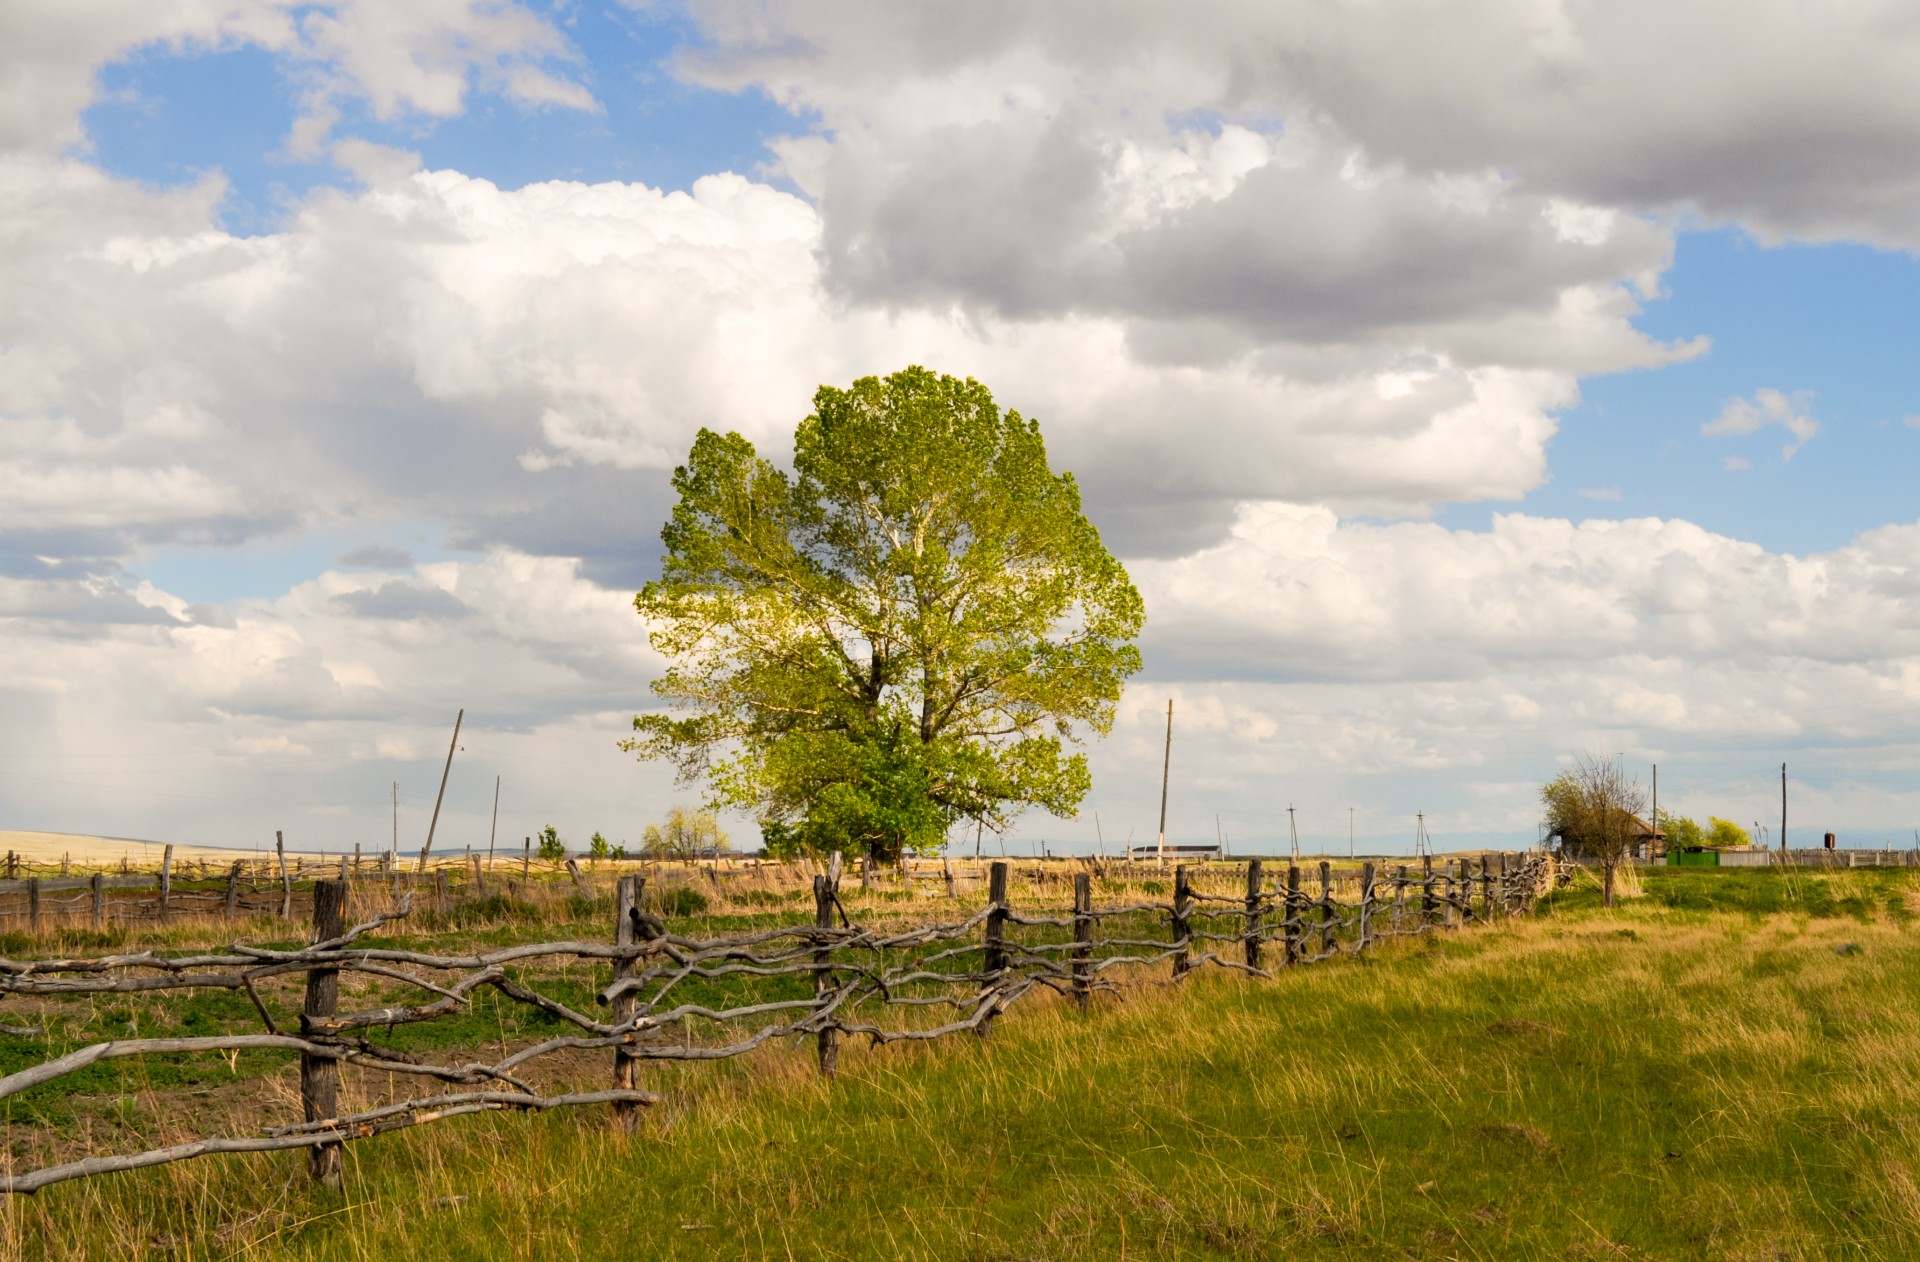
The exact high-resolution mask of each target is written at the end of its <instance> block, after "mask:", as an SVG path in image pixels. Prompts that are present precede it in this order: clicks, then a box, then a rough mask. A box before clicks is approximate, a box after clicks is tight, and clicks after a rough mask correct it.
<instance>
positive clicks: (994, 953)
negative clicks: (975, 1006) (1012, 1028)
mask: <svg viewBox="0 0 1920 1262" xmlns="http://www.w3.org/2000/svg"><path fill="white" fill-rule="evenodd" d="M987 903H988V905H989V906H990V907H991V908H992V910H991V911H989V912H987V928H986V939H985V941H986V949H985V950H984V951H983V952H982V954H981V959H980V971H981V972H982V973H984V974H986V986H987V987H988V988H990V989H998V987H999V985H1000V974H1001V973H1003V972H1005V971H1006V968H1007V862H1006V860H1005V859H995V860H994V861H993V864H992V866H991V867H989V868H988V869H987ZM988 1002H989V1005H990V1006H989V1007H988V1009H987V1015H986V1016H985V1017H984V1018H983V1019H982V1020H981V1022H980V1026H979V1029H980V1037H981V1038H986V1037H987V1035H989V1034H991V1033H992V1032H993V1013H994V1006H993V1005H994V1001H992V1000H989V1001H988Z"/></svg>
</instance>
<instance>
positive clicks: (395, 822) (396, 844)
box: [388, 780, 400, 872]
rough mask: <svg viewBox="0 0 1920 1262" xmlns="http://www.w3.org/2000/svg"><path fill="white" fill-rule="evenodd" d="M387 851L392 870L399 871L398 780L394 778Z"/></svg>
mask: <svg viewBox="0 0 1920 1262" xmlns="http://www.w3.org/2000/svg"><path fill="white" fill-rule="evenodd" d="M388 853H389V854H390V855H391V856H392V861H393V868H394V870H395V871H396V872H397V871H399V870H400V782H399V781H398V780H395V781H394V782H393V849H392V850H391V851H389V852H388Z"/></svg>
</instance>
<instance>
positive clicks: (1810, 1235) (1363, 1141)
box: [0, 873, 1920, 1259]
mask: <svg viewBox="0 0 1920 1262" xmlns="http://www.w3.org/2000/svg"><path fill="white" fill-rule="evenodd" d="M1842 876H1844V878H1845V880H1846V881H1847V882H1848V884H1847V886H1846V888H1845V889H1840V888H1839V887H1834V888H1825V887H1824V885H1823V886H1822V892H1821V893H1819V894H1817V895H1816V894H1813V893H1810V892H1809V891H1810V889H1812V888H1813V887H1814V886H1815V885H1820V884H1821V883H1825V882H1832V881H1834V880H1836V879H1839V878H1840V877H1842ZM1644 880H1645V884H1646V889H1647V894H1648V896H1647V897H1643V898H1637V899H1633V900H1630V901H1627V902H1625V903H1623V904H1622V906H1621V907H1619V908H1617V909H1616V910H1615V911H1613V912H1610V913H1609V912H1605V911H1602V910H1600V909H1598V908H1597V907H1595V906H1594V905H1593V904H1594V902H1595V901H1596V900H1597V897H1598V896H1597V892H1592V891H1576V892H1572V893H1570V894H1569V895H1565V896H1562V897H1560V898H1558V899H1557V900H1555V901H1554V902H1553V903H1550V904H1549V905H1548V907H1546V908H1545V909H1543V913H1542V914H1541V915H1539V916H1538V917H1536V918H1534V919H1531V920H1525V921H1517V922H1514V923H1513V924H1512V925H1511V926H1510V927H1507V928H1501V929H1495V930H1491V931H1484V932H1477V933H1462V934H1456V935H1449V936H1445V937H1438V938H1430V939H1423V940H1421V941H1418V942H1414V943H1408V944H1404V945H1396V946H1393V947H1390V948H1389V949H1387V950H1385V951H1383V952H1382V953H1381V954H1380V955H1379V956H1377V957H1375V958H1373V959H1371V960H1367V961H1358V962H1356V961H1347V962H1336V963H1333V964H1330V965H1322V966H1317V967H1315V968H1311V969H1302V970H1299V971H1297V972H1295V973H1293V974H1290V975H1288V976H1285V977H1282V978H1280V979H1278V980H1276V981H1274V982H1270V983H1263V982H1249V981H1247V980H1245V979H1243V978H1240V977H1235V976H1228V975H1222V974H1208V975H1204V976H1201V977H1198V978H1196V979H1195V980H1194V981H1193V982H1191V983H1189V984H1188V985H1187V986H1185V987H1184V988H1183V989H1173V988H1161V989H1154V990H1147V991H1137V992H1134V993H1132V994H1130V995H1129V996H1127V997H1125V998H1124V999H1119V1000H1112V999H1103V1000H1101V1001H1099V1002H1096V1004H1095V1005H1094V1007H1093V1008H1092V1010H1090V1011H1088V1012H1085V1013H1082V1012H1079V1011H1076V1010H1075V1009H1074V1008H1073V1007H1072V1006H1071V1005H1067V1004H1057V1005H1051V1006H1047V1005H1041V1006H1036V1007H1034V1008H1031V1009H1026V1008H1023V1009H1022V1010H1020V1011H1018V1012H1017V1013H1015V1014H1012V1015H1010V1016H1009V1017H1008V1018H1007V1019H1006V1020H1004V1021H1003V1022H1002V1023H1001V1024H1000V1025H999V1026H998V1027H997V1028H996V1030H995V1032H994V1036H993V1039H992V1041H991V1042H988V1043H984V1044H983V1043H981V1042H979V1041H978V1040H972V1039H957V1040H950V1041H948V1042H945V1043H942V1044H939V1045H937V1046H933V1047H926V1048H899V1047H892V1048H885V1049H879V1050H873V1051H868V1050H866V1049H864V1048H862V1047H861V1046H859V1045H858V1044H855V1045H853V1046H850V1047H848V1048H847V1049H845V1051H843V1053H842V1058H841V1074H840V1078H839V1080H838V1081H837V1082H835V1083H833V1084H831V1085H827V1084H823V1083H822V1082H820V1081H819V1080H818V1079H817V1078H816V1077H815V1076H814V1074H813V1072H812V1069H811V1065H810V1058H809V1056H808V1054H807V1052H806V1049H804V1048H789V1049H783V1050H780V1051H776V1052H774V1053H772V1054H770V1055H766V1056H761V1057H757V1058H754V1059H751V1060H746V1061H741V1062H734V1063H729V1064H724V1065H720V1066H678V1065H676V1066H662V1067H658V1068H653V1069H649V1070H648V1071H647V1075H648V1078H649V1079H650V1083H651V1085H652V1086H653V1087H654V1088H655V1089H657V1090H659V1091H661V1092H662V1093H663V1094H664V1096H665V1102H664V1103H663V1104H662V1105H661V1106H659V1107H658V1108H656V1109H653V1110H651V1111H650V1112H649V1114H648V1116H647V1117H646V1118H645V1119H644V1123H643V1126H642V1128H641V1130H640V1131H639V1133H637V1134H636V1135H634V1136H632V1137H627V1136H624V1135H621V1134H619V1133H617V1132H615V1131H614V1130H613V1129H612V1128H611V1127H610V1126H609V1124H608V1123H607V1121H606V1119H605V1118H603V1117H598V1116H586V1115H572V1116H553V1117H543V1118H532V1119H527V1118H518V1117H514V1118H485V1119H480V1120H477V1121H473V1122H471V1123H469V1122H464V1121H463V1122H455V1123H451V1124H448V1125H445V1126H443V1127H440V1128H437V1129H436V1128H427V1129H424V1130H422V1131H419V1132H415V1133H410V1134H405V1135H401V1136H395V1137H391V1138H386V1139H381V1140H376V1141H372V1142H369V1143H366V1144H362V1145H351V1146H349V1147H348V1149H347V1163H348V1164H347V1188H348V1190H347V1192H346V1193H345V1194H344V1195H329V1194H326V1193H323V1192H318V1191H316V1190H314V1189H312V1188H310V1187H309V1186H308V1185H307V1183H306V1181H305V1176H304V1172H303V1169H302V1167H301V1164H300V1162H299V1161H298V1160H297V1159H295V1158H292V1157H287V1156H278V1157H270V1158H269V1157H261V1158H221V1159H215V1160H210V1161H202V1162H197V1163H188V1164H183V1165H178V1166H173V1167H167V1168H163V1169H159V1170H154V1171H148V1172H142V1173H138V1174H134V1175H124V1176H115V1177H112V1178H106V1179H98V1180H91V1181H84V1182H80V1183H74V1184H67V1185H62V1186H60V1187H56V1188H53V1189H49V1190H48V1191H47V1192H44V1193H42V1194H41V1195H40V1196H39V1197H37V1198H32V1199H25V1198H18V1199H15V1200H13V1201H11V1202H8V1203H6V1204H5V1205H4V1206H0V1215H3V1217H0V1253H4V1254H5V1255H6V1256H20V1257H33V1258H39V1257H46V1258H60V1259H70V1258H106V1257H114V1258H120V1257H134V1256H143V1255H144V1256H155V1257H178V1258H183V1259H184V1258H224V1257H293V1258H311V1259H333V1258H355V1259H358V1258H369V1259H371V1258H386V1257H407V1258H418V1259H441V1258H450V1259H451V1258H501V1257H518V1258H528V1259H535V1258H539V1259H545V1258H616V1257H617V1258H630V1257H648V1258H708V1257H753V1258H929V1259H932V1258H943V1259H944V1258H980V1259H986V1258H1016V1257H1022V1258H1024V1257H1032V1258H1062V1259H1066V1258H1074V1259H1079V1258H1084V1259H1096V1258H1098V1259H1108V1258H1121V1257H1126V1258H1242V1257H1245V1258H1254V1257H1260V1258H1266V1257H1291V1256H1298V1257H1326V1258H1376V1257H1382V1256H1388V1257H1420V1258H1427V1257H1432V1258H1456V1257H1458V1258H1523V1257H1554V1258H1560V1257H1572V1258H1743V1259H1744V1258H1753V1259H1760V1258H1766V1259H1776V1258H1785V1259H1802V1258H1806V1259H1813V1258H1831V1257H1858V1258H1900V1257H1913V1256H1920V1120H1916V1119H1920V1073H1917V1072H1916V1071H1920V1007H1916V1002H1915V1001H1916V998H1920V993H1917V992H1920V939H1916V935H1915V932H1914V930H1913V929H1912V928H1911V927H1910V926H1911V920H1912V918H1911V915H1910V914H1907V913H1906V911H1905V900H1906V899H1907V898H1908V897H1909V896H1910V894H1911V890H1910V887H1909V885H1908V884H1907V882H1906V880H1905V878H1904V877H1900V878H1893V877H1885V876H1882V875H1879V874H1875V875H1873V876H1868V875H1867V874H1864V873H1848V874H1835V876H1831V877H1828V876H1796V877H1794V878H1793V882H1794V884H1793V885H1792V886H1791V887H1789V886H1787V885H1785V884H1783V883H1782V882H1781V881H1780V880H1778V879H1773V878H1769V877H1768V875H1767V874H1765V873H1758V874H1748V873H1737V874H1736V873H1707V874H1704V875H1697V874H1692V873H1688V874H1684V875H1681V874H1673V875H1669V874H1665V873H1649V874H1646V875H1645V876H1644ZM1770 881H1771V883H1769V882H1770ZM1703 890H1704V891H1708V892H1709V893H1710V894H1711V895H1712V897H1708V896H1707V895H1706V894H1701V891H1703ZM1702 900H1704V901H1705V902H1706V904H1707V905H1705V906H1700V905H1695V904H1696V903H1698V902H1700V901H1702ZM1716 900H1717V901H1716ZM602 1070H603V1067H602V1066H601V1065H600V1064H599V1062H598V1059H595V1060H594V1061H593V1062H592V1063H591V1064H590V1065H583V1072H587V1073H600V1072H602ZM12 1138H13V1137H12V1136H9V1139H10V1140H11V1139H12Z"/></svg>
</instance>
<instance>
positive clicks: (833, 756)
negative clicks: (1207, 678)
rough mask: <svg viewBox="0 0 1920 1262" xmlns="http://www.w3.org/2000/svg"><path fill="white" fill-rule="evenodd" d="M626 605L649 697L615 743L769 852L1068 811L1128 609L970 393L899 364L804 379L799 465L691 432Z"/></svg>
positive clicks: (1117, 679) (924, 839) (1026, 433)
mask: <svg viewBox="0 0 1920 1262" xmlns="http://www.w3.org/2000/svg"><path fill="white" fill-rule="evenodd" d="M673 487H674V490H675V491H677V492H678V493H679V497H680V498H679V503H678V504H677V505H675V507H674V510H673V517H672V520H671V521H669V522H668V523H667V526H666V528H665V529H664V530H663V531H662V532H661V538H662V540H663V541H664V542H665V543H666V555H665V557H664V559H663V561H662V565H661V576H660V578H659V580H658V581H656V582H652V583H649V584H647V586H646V587H645V589H643V590H642V591H641V592H640V593H639V595H638V596H637V597H636V598H635V600H634V604H635V607H636V608H637V609H638V610H639V612H640V614H641V616H643V617H644V618H646V619H647V621H648V624H649V626H650V628H651V632H650V636H651V640H652V643H653V645H654V647H655V648H656V649H658V650H659V651H660V652H661V653H662V654H663V655H664V656H665V657H666V658H667V660H668V662H669V667H668V669H667V671H666V672H665V674H663V675H662V676H661V677H660V678H659V679H658V680H657V681H656V682H655V683H654V685H653V687H654V691H655V692H656V693H658V694H659V696H660V697H661V698H663V699H664V700H665V701H666V702H667V703H668V707H669V708H668V709H667V711H666V712H662V713H653V714H644V715H640V716H639V717H637V718H635V719H634V724H633V725H634V728H635V731H636V733H637V735H635V736H634V737H633V738H631V739H629V740H628V741H626V742H624V744H625V747H626V748H628V749H630V750H634V751H637V752H638V753H640V754H641V755H643V756H645V757H650V758H667V759H671V760H672V761H673V762H674V763H675V764H676V766H677V769H678V771H679V773H680V776H681V778H682V780H683V781H693V780H698V779H701V778H704V779H705V781H706V784H707V788H708V796H709V800H710V802H711V804H712V805H715V806H730V807H735V808H740V809H745V810H749V811H752V812H753V813H754V814H756V815H757V816H758V818H759V820H760V824H761V831H762V833H763V834H764V835H765V837H766V838H767V841H768V843H769V845H771V846H772V847H774V848H775V849H788V850H794V849H805V850H810V851H815V852H827V851H836V850H837V851H846V852H852V853H863V852H865V853H873V854H877V855H880V856H883V857H891V856H894V855H897V854H899V853H901V852H902V851H904V850H929V849H934V848H937V847H938V846H940V845H941V844H942V843H943V842H944V840H945V837H946V835H947V831H948V829H949V828H950V827H952V826H953V825H954V824H956V823H959V822H961V821H963V820H977V821H981V822H982V823H984V824H986V825H987V826H989V827H995V828H999V827H1004V826H1005V824H1006V823H1007V822H1008V821H1009V820H1010V819H1011V818H1012V817H1013V816H1014V815H1016V814H1018V813H1019V812H1020V811H1021V810H1022V809H1024V808H1026V807H1029V806H1038V807H1041V808H1043V809H1045V810H1047V811H1050V812H1052V813H1054V814H1056V815H1063V816H1070V815H1072V814H1073V813H1074V812H1075V811H1076V810H1077V808H1078V806H1079V803H1080V801H1081V799H1082V798H1083V797H1084V796H1085V795H1086V792H1087V789H1088V787H1089V780H1088V775H1087V765H1086V758H1085V755H1083V754H1080V753H1075V752H1069V750H1068V749H1067V748H1066V747H1067V746H1068V745H1070V744H1073V743H1076V742H1077V741H1078V740H1080V739H1082V738H1083V737H1084V735H1085V734H1086V733H1088V732H1094V733H1101V734H1104V733H1106V732H1107V731H1108V730H1109V729H1110V728H1111V726H1112V723H1113V717H1114V708H1115V706H1116V704H1117V703H1118V701H1119V699H1120V691H1121V686H1122V684H1123V683H1124V681H1125V680H1126V678H1127V676H1128V675H1130V674H1132V673H1133V672H1135V671H1137V670H1138V669H1139V668H1140V654H1139V650H1138V649H1136V648H1135V647H1134V643H1133V641H1134V638H1135V637H1136V636H1137V635H1138V634H1139V631H1140V627H1141V624H1142V622H1143V620H1144V617H1145V614H1144V610H1143V607H1142V604H1141V601H1140V595H1139V593H1138V592H1136V591H1135V590H1134V588H1133V585H1132V583H1131V582H1129V581H1128V578H1127V573H1126V570H1125V569H1124V568H1123V567H1122V566H1121V565H1120V563H1119V562H1118V561H1117V560H1115V559H1114V558H1113V556H1112V555H1111V554H1109V553H1108V552H1107V550H1106V548H1105V547H1104V546H1103V545H1102V544H1101V542H1100V534H1099V532H1098V531H1097V530H1095V529H1094V526H1093V523H1091V522H1090V521H1088V520H1087V518H1086V515H1085V514H1084V513H1083V512H1082V511H1081V507H1080V492H1079V488H1078V487H1077V486H1076V485H1075V483H1074V480H1073V477H1072V475H1071V474H1066V473H1055V472H1053V471H1052V470H1051V469H1050V468H1049V467H1048V465H1047V452H1046V446H1045V444H1044V443H1043V442H1042V441H1041V437H1040V427H1039V425H1038V424H1037V423H1035V422H1034V421H1031V420H1028V419H1026V418H1024V417H1022V416H1021V415H1020V414H1019V413H1018V412H1013V411H1006V412H1003V411H1001V410H1000V409H999V408H998V407H997V406H996V405H995V404H994V401H993V396H992V395H991V394H990V393H988V391H987V388H986V387H985V386H983V385H981V384H980V383H979V382H976V381H974V380H972V379H967V380H961V379H958V378H955V377H949V376H944V375H940V374H936V373H933V372H930V371H928V370H927V369H924V368H918V367H914V368H907V369H905V370H904V371H901V372H897V373H894V374H893V375H891V376H889V377H886V378H875V377H864V378H862V379H860V380H859V381H856V382H854V383H853V385H852V386H851V387H850V388H848V389H845V390H840V389H835V388H832V387H826V386H823V387H821V389H820V391H819V392H818V393H817V394H815V395H814V399H813V414H812V415H810V416H808V417H807V418H806V419H805V420H804V421H802V422H801V423H800V426H799V428H798V430H797V431H796V432H795V434H794V456H793V471H792V472H791V473H788V472H786V471H784V470H782V469H781V468H779V467H777V466H776V465H774V464H773V463H772V462H771V461H769V460H767V459H765V458H764V457H762V456H760V455H759V454H758V453H756V452H755V451H754V449H753V445H752V444H751V443H749V442H748V441H747V440H746V439H744V438H742V437H741V436H740V435H738V434H731V433H730V434H716V433H713V432H711V431H709V430H704V429H703V430H702V431H701V432H700V435H699V437H698V438H697V439H695V440H694V444H693V451H692V452H691V454H689V456H688V457H687V463H686V464H685V465H683V466H681V467H680V468H678V469H676V470H674V475H673Z"/></svg>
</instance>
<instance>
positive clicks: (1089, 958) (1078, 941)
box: [1073, 872, 1093, 1008]
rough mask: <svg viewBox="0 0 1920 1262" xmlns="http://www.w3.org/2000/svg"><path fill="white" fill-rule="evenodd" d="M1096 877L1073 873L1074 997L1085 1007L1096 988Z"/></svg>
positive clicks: (1075, 1000) (1083, 873)
mask: <svg viewBox="0 0 1920 1262" xmlns="http://www.w3.org/2000/svg"><path fill="white" fill-rule="evenodd" d="M1092 971H1093V878H1092V877H1091V876H1089V875H1088V874H1087V873H1085V872H1076V873H1074V874H1073V998H1074V1002H1076V1003H1078V1004H1079V1005H1080V1006H1081V1007H1082V1008H1084V1007H1086V1006H1087V996H1088V995H1089V993H1090V992H1091V991H1092V989H1093V983H1092V980H1091V976H1090V975H1091V973H1092Z"/></svg>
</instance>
